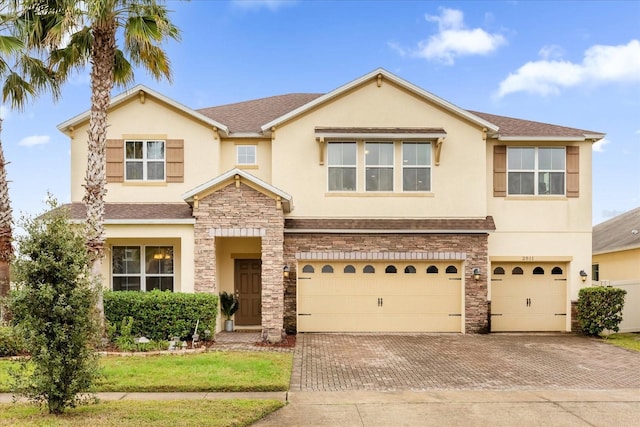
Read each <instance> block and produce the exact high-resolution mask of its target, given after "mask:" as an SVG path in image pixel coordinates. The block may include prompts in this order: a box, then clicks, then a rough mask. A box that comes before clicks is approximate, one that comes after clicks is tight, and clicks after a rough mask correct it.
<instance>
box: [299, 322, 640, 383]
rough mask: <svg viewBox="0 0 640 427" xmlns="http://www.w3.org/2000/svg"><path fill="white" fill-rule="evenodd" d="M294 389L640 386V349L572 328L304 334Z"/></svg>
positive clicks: (300, 337)
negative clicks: (571, 330) (564, 330)
mask: <svg viewBox="0 0 640 427" xmlns="http://www.w3.org/2000/svg"><path fill="white" fill-rule="evenodd" d="M294 354H295V355H294V369H293V374H292V378H291V390H301V391H316V390H322V391H341V390H414V391H417V390H465V389H476V390H543V389H564V390H567V389H575V390H598V389H623V388H640V353H637V352H632V351H630V350H625V349H621V348H618V347H614V346H612V345H609V344H605V343H602V342H599V341H597V340H595V339H589V338H585V337H580V336H575V335H571V334H553V335H552V334H550V335H541V334H518V335H512V334H504V335H503V334H491V335H449V334H389V335H380V334H298V336H297V344H296V350H295V353H294Z"/></svg>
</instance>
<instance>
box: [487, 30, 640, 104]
mask: <svg viewBox="0 0 640 427" xmlns="http://www.w3.org/2000/svg"><path fill="white" fill-rule="evenodd" d="M539 53H540V56H541V57H542V58H543V59H541V60H539V61H531V62H527V63H526V64H524V65H523V66H522V67H520V68H518V70H517V71H516V72H515V73H511V74H509V75H508V76H507V78H506V79H504V80H503V81H502V82H500V88H499V89H498V96H500V97H502V96H505V95H508V94H510V93H515V92H529V93H535V94H540V95H549V94H557V93H559V92H560V90H561V89H564V88H568V87H573V86H578V85H581V84H589V83H591V84H605V83H611V82H640V41H638V40H631V41H630V42H629V43H627V44H626V45H618V46H605V45H594V46H591V47H590V48H589V49H587V50H586V51H585V53H584V58H583V60H582V62H581V63H579V64H577V63H573V62H570V61H563V60H561V59H559V58H557V55H558V54H559V53H561V52H560V51H559V50H558V49H557V48H556V47H545V48H542V49H541V50H540V52H539ZM552 57H553V58H556V59H551V58H552Z"/></svg>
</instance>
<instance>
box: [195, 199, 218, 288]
mask: <svg viewBox="0 0 640 427" xmlns="http://www.w3.org/2000/svg"><path fill="white" fill-rule="evenodd" d="M206 207H207V206H206V205H205V209H202V205H200V206H199V207H198V209H196V208H194V209H193V216H194V217H195V218H196V223H195V225H194V234H195V236H194V241H195V250H194V258H195V260H194V263H195V272H194V273H195V274H194V284H193V289H194V291H195V292H205V293H210V294H217V293H218V286H217V283H216V238H215V235H214V234H213V233H210V229H211V226H212V224H211V221H212V220H213V218H211V216H210V215H209V212H207V211H206Z"/></svg>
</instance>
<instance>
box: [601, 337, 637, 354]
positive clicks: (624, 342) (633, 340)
mask: <svg viewBox="0 0 640 427" xmlns="http://www.w3.org/2000/svg"><path fill="white" fill-rule="evenodd" d="M604 341H605V342H607V343H610V344H613V345H617V346H618V347H623V348H628V349H629V350H635V351H640V334H632V333H624V334H613V335H609V336H608V337H607V338H606V339H605V340H604Z"/></svg>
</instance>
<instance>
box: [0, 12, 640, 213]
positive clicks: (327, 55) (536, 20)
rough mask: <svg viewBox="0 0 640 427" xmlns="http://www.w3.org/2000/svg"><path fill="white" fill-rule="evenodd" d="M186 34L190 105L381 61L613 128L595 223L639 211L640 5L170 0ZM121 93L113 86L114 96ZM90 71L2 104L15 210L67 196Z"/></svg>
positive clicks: (177, 57) (178, 70)
mask: <svg viewBox="0 0 640 427" xmlns="http://www.w3.org/2000/svg"><path fill="white" fill-rule="evenodd" d="M167 5H168V7H169V9H171V10H173V13H172V15H171V16H172V19H173V21H174V23H175V24H176V25H177V26H178V27H180V28H181V30H182V40H181V42H179V43H178V42H170V43H167V45H166V49H167V51H168V53H169V56H170V58H171V60H172V64H173V75H174V79H173V82H172V83H168V82H156V81H154V80H153V79H152V78H151V77H149V76H148V75H147V74H146V73H145V72H144V71H142V70H141V71H138V72H137V73H136V83H142V84H145V85H147V86H149V87H151V88H153V89H155V90H157V91H159V92H161V93H163V94H165V95H166V96H168V97H170V98H173V99H175V100H177V101H179V102H181V103H183V104H185V105H187V106H189V107H191V108H202V107H208V106H213V105H220V104H226V103H231V102H237V101H244V100H248V99H254V98H261V97H265V96H271V95H279V94H284V93H292V92H314V93H324V92H328V91H331V90H333V89H335V88H337V87H339V86H341V85H343V84H345V83H347V82H349V81H351V80H354V79H356V78H358V77H360V76H362V75H363V74H366V73H368V72H370V71H372V70H374V69H376V68H378V67H383V68H385V69H387V70H389V71H391V72H393V73H395V74H397V75H398V76H400V77H402V78H404V79H406V80H408V81H410V82H412V83H414V84H416V85H418V86H420V87H422V88H424V89H425V90H427V91H430V92H432V93H434V94H436V95H438V96H440V97H442V98H444V99H446V100H448V101H449V102H452V103H454V104H456V105H458V106H459V107H462V108H465V109H469V110H477V111H482V112H486V113H492V114H499V115H505V116H512V117H518V118H524V119H528V120H536V121H542V122H547V123H553V124H559V125H564V126H569V127H576V128H581V129H587V130H592V131H598V132H604V133H606V134H607V137H606V139H605V140H604V141H603V142H602V143H599V144H597V145H596V146H595V147H594V153H593V223H594V224H596V223H599V222H602V221H604V220H606V219H608V218H610V217H611V216H613V215H617V214H619V213H622V212H624V211H627V210H630V209H633V208H635V207H637V206H640V24H639V23H640V1H602V2H600V1H583V2H562V1H552V2H544V1H505V2H501V1H489V2H483V1H466V2H457V1H449V2H444V1H440V2H438V1H395V2H386V1H373V2H368V1H332V2H328V1H297V2H296V1H277V0H271V1H205V0H195V1H191V2H180V1H168V2H167ZM121 91H122V89H116V90H115V91H114V94H117V93H120V92H121ZM89 99H90V87H89V77H88V70H85V71H84V72H80V73H78V74H77V75H76V76H74V77H73V79H72V80H71V81H69V82H68V83H67V84H66V85H65V86H64V88H63V97H62V99H61V100H60V101H59V102H57V103H53V102H52V101H51V100H50V99H49V98H48V97H47V96H44V97H42V98H40V99H39V100H37V101H36V102H34V103H33V104H31V105H30V106H28V108H27V109H26V111H24V112H21V113H18V112H15V111H10V110H9V109H8V108H7V106H2V107H0V114H1V115H2V117H3V119H4V122H3V132H2V135H1V137H2V143H3V146H4V150H5V156H6V158H7V160H8V161H9V162H10V164H9V165H8V167H7V170H8V177H9V180H11V183H10V192H11V199H12V203H13V207H14V211H15V212H14V216H16V217H18V216H19V215H20V214H21V213H28V214H34V213H39V212H41V211H42V210H43V209H44V205H43V200H44V199H45V197H46V193H47V192H51V193H53V194H54V195H55V196H56V197H57V198H58V200H59V201H61V202H68V201H69V197H70V190H69V188H70V183H69V141H68V140H67V138H66V137H65V136H64V135H63V134H62V133H60V132H59V131H58V130H57V128H56V126H57V125H58V124H59V123H61V122H63V121H65V120H67V119H69V118H71V117H73V116H75V115H76V114H79V113H81V112H83V111H85V110H87V109H88V108H89Z"/></svg>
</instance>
